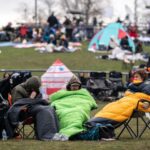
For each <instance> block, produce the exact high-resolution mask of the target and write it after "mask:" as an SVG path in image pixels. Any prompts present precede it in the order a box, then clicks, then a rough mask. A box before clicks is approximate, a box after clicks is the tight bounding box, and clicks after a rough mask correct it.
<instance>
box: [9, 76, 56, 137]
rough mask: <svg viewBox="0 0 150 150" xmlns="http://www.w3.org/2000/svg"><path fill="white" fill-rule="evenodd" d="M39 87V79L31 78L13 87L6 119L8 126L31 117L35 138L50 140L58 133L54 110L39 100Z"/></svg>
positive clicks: (44, 101)
mask: <svg viewBox="0 0 150 150" xmlns="http://www.w3.org/2000/svg"><path fill="white" fill-rule="evenodd" d="M40 86H41V81H40V79H39V77H37V76H33V77H31V78H29V79H28V80H26V81H25V82H24V83H21V84H19V85H17V86H16V87H14V88H13V90H12V101H13V105H12V107H11V108H10V110H9V111H8V114H7V118H8V120H9V121H10V124H12V125H17V124H18V123H19V121H23V120H24V119H27V118H28V117H33V121H34V125H35V134H36V138H37V139H38V140H52V138H53V136H54V135H55V134H56V133H57V132H58V123H57V118H56V116H55V110H54V108H53V107H50V106H49V103H48V102H47V101H46V100H43V99H42V98H41V96H40V91H39V88H40ZM12 112H13V113H12ZM12 114H13V115H12ZM11 136H12V135H11Z"/></svg>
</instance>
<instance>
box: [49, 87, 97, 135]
mask: <svg viewBox="0 0 150 150" xmlns="http://www.w3.org/2000/svg"><path fill="white" fill-rule="evenodd" d="M50 100H51V105H52V106H54V107H55V108H56V113H57V116H58V120H59V125H60V133H61V134H64V135H66V136H68V137H70V136H72V135H75V134H77V133H79V132H81V131H84V130H85V128H84V127H83V124H84V122H86V121H87V120H88V119H89V118H90V112H91V110H92V109H95V108H97V104H96V102H95V100H94V99H93V97H92V96H91V95H90V94H89V92H88V91H87V90H86V89H80V90H77V91H66V90H60V91H58V92H56V93H54V94H52V95H51V96H50Z"/></svg>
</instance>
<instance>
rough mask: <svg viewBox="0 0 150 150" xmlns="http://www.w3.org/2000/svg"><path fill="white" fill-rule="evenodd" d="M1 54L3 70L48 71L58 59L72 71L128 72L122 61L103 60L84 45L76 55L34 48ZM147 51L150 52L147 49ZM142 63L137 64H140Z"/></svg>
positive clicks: (6, 50) (3, 50) (10, 49)
mask: <svg viewBox="0 0 150 150" xmlns="http://www.w3.org/2000/svg"><path fill="white" fill-rule="evenodd" d="M1 50H2V53H1V54H0V64H1V67H0V68H1V69H2V68H5V69H33V68H34V69H47V68H48V67H49V66H50V65H51V64H52V63H53V62H54V61H55V60H56V59H60V60H62V62H63V63H64V64H65V65H66V66H67V67H68V68H69V69H71V70H93V71H110V70H116V71H128V70H129V69H130V67H127V68H125V67H124V66H123V63H122V61H116V60H109V61H108V60H101V59H96V58H95V56H98V55H100V54H97V53H91V52H88V51H87V45H86V44H83V47H82V50H81V51H76V52H74V53H44V54H40V53H38V52H36V51H34V49H33V48H28V49H15V48H12V47H4V48H1ZM145 51H147V52H148V51H149V48H148V47H146V48H145ZM140 63H142V62H137V63H136V64H140Z"/></svg>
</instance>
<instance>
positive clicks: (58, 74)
mask: <svg viewBox="0 0 150 150" xmlns="http://www.w3.org/2000/svg"><path fill="white" fill-rule="evenodd" d="M72 76H73V73H72V72H71V71H70V70H69V69H68V68H67V67H66V66H65V65H64V64H63V63H62V62H61V61H60V60H59V59H57V60H56V61H55V62H54V63H53V64H52V66H50V67H49V68H48V70H47V71H46V72H45V73H44V74H43V75H42V76H41V82H42V87H41V89H42V95H43V98H46V99H47V98H48V95H51V94H52V93H54V92H57V91H58V90H60V89H65V88H66V84H67V83H68V81H69V80H70V79H71V77H72Z"/></svg>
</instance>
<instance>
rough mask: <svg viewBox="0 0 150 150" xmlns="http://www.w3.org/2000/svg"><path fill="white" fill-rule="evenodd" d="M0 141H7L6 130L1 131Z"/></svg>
mask: <svg viewBox="0 0 150 150" xmlns="http://www.w3.org/2000/svg"><path fill="white" fill-rule="evenodd" d="M2 140H3V141H6V140H7V133H6V130H5V129H3V131H2Z"/></svg>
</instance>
